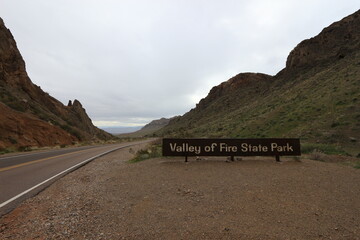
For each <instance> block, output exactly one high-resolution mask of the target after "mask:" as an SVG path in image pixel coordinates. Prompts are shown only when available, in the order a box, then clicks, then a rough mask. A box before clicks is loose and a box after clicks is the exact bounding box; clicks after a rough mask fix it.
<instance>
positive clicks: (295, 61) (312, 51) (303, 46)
mask: <svg viewBox="0 0 360 240" xmlns="http://www.w3.org/2000/svg"><path fill="white" fill-rule="evenodd" d="M359 48H360V10H359V11H357V12H355V13H354V14H352V15H350V16H348V17H346V18H344V19H342V20H341V21H338V22H335V23H333V24H331V25H330V26H329V27H327V28H325V29H324V30H323V31H322V32H321V33H320V34H319V35H317V36H316V37H313V38H310V39H307V40H304V41H302V42H301V43H299V44H298V45H297V46H296V47H295V48H294V49H293V50H292V51H291V52H290V54H289V56H288V58H287V61H286V69H287V70H288V71H292V70H293V69H294V68H300V67H309V66H312V65H315V64H321V63H326V62H333V61H336V60H337V59H342V58H344V57H346V56H347V55H349V54H351V53H352V52H353V51H354V50H357V49H359Z"/></svg>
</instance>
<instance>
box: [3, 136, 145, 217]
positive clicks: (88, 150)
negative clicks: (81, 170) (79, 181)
mask: <svg viewBox="0 0 360 240" xmlns="http://www.w3.org/2000/svg"><path fill="white" fill-rule="evenodd" d="M149 141H151V140H146V141H139V142H130V143H122V144H111V145H101V146H86V147H79V148H69V149H60V150H52V151H45V152H36V153H27V154H18V155H12V156H3V157H0V216H1V215H2V214H5V213H6V212H9V211H10V210H11V209H13V208H15V207H16V206H17V205H18V204H19V203H21V202H22V201H24V200H25V199H26V198H28V197H31V196H34V195H35V194H37V193H38V192H40V191H42V190H43V189H44V188H46V187H47V186H49V185H50V184H51V183H53V182H54V181H56V180H57V179H59V178H60V177H62V176H64V175H65V174H67V173H69V172H71V171H73V170H75V169H77V168H78V167H80V166H83V165H84V164H86V163H87V162H89V161H91V160H93V159H95V158H97V157H99V156H102V155H104V154H107V153H109V152H112V151H115V150H117V149H120V148H125V147H129V146H131V145H136V144H139V143H144V142H149Z"/></svg>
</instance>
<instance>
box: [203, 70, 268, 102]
mask: <svg viewBox="0 0 360 240" xmlns="http://www.w3.org/2000/svg"><path fill="white" fill-rule="evenodd" d="M271 80H272V76H270V75H267V74H262V73H240V74H238V75H236V76H234V77H232V78H230V79H229V80H227V81H225V82H223V83H221V84H219V85H218V86H215V87H213V88H212V89H211V90H210V92H209V94H208V95H207V96H206V98H204V99H202V100H201V101H200V102H199V104H198V105H197V106H196V107H197V108H200V109H201V108H205V107H207V106H208V105H209V104H211V103H212V102H214V101H215V100H216V99H217V98H220V97H222V96H227V95H230V94H235V93H236V92H238V91H239V90H241V89H244V90H246V89H249V88H251V87H255V88H256V87H257V88H264V87H265V86H266V85H267V84H268V83H270V82H271Z"/></svg>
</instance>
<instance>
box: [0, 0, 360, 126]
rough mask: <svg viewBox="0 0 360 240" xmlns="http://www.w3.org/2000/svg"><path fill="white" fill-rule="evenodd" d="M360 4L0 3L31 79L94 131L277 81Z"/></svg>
mask: <svg viewBox="0 0 360 240" xmlns="http://www.w3.org/2000/svg"><path fill="white" fill-rule="evenodd" d="M359 8H360V2H359V0H341V1H340V0H296V1H294V0H252V1H250V0H247V1H245V0H237V1H235V0H217V1H215V0H163V1H161V0H98V1H96V0H31V1H30V0H0V17H2V18H3V20H4V22H5V24H6V26H7V27H8V28H9V29H10V30H11V32H12V34H13V35H14V37H15V40H16V41H17V44H18V48H19V49H20V52H21V54H22V56H23V58H24V60H25V62H26V68H27V72H28V74H29V76H30V78H31V80H32V81H33V82H34V83H35V84H37V85H39V86H40V87H41V88H42V89H43V90H44V91H46V92H48V93H49V94H50V95H52V96H54V97H55V98H57V99H58V100H60V101H61V102H62V103H64V104H67V102H68V100H70V99H71V100H73V99H78V100H79V101H80V102H81V103H82V105H83V106H84V108H85V109H86V111H87V113H88V114H89V116H90V118H91V119H92V120H93V123H94V124H95V125H97V126H100V127H103V126H134V125H144V124H146V123H148V122H149V121H151V120H153V119H158V118H161V117H172V116H174V115H182V114H184V113H185V112H187V111H189V110H190V109H191V108H194V107H195V104H196V103H197V102H199V100H200V99H201V98H204V97H206V95H207V94H208V92H209V90H210V89H211V88H212V87H213V86H215V85H218V84H220V83H221V82H223V81H226V80H227V79H229V78H230V77H232V76H234V75H236V74H238V73H240V72H262V73H267V74H271V75H274V74H276V73H277V72H278V71H280V70H281V69H282V68H284V67H285V61H286V57H287V55H288V54H289V52H290V51H291V50H292V49H293V48H294V47H295V46H296V45H297V44H298V43H299V42H300V41H302V40H304V39H307V38H310V37H313V36H315V35H317V34H318V33H319V32H320V31H321V30H322V29H323V28H324V27H327V26H328V25H330V24H331V23H333V22H335V21H339V20H341V19H342V18H343V17H345V16H347V15H349V14H352V13H353V12H355V11H356V10H358V9H359Z"/></svg>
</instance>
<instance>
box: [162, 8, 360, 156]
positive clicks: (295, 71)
mask: <svg viewBox="0 0 360 240" xmlns="http://www.w3.org/2000/svg"><path fill="white" fill-rule="evenodd" d="M359 26H360V11H357V12H356V13H354V14H352V15H350V16H348V17H346V18H344V19H343V20H341V21H339V22H336V23H333V24H332V25H330V26H329V27H327V28H325V29H324V30H323V31H322V32H321V33H320V34H319V35H317V36H316V37H313V38H311V39H308V40H305V41H303V42H301V43H300V44H298V46H296V47H295V48H294V50H292V51H291V53H290V54H289V56H288V58H287V62H286V67H285V69H283V70H282V71H280V72H279V73H278V74H277V75H275V76H269V75H265V74H259V73H241V74H239V75H237V76H235V77H233V78H231V79H229V80H228V81H226V82H223V83H221V84H220V85H219V86H216V87H214V88H212V89H211V91H210V92H209V94H208V96H207V97H206V98H204V99H202V100H201V101H200V102H199V104H197V106H196V108H194V109H192V110H191V111H189V112H188V113H186V114H185V115H183V116H181V117H179V118H176V119H174V120H172V121H171V122H170V123H169V125H168V126H166V127H165V128H163V129H162V130H160V131H159V132H157V134H159V135H165V136H178V137H180V136H182V137H184V136H187V137H240V138H241V137H242V138H243V137H300V138H301V139H302V142H310V143H319V144H321V143H323V144H332V145H337V146H341V147H342V148H343V149H346V150H349V151H350V152H354V151H359V150H358V149H360V27H359ZM356 149H357V150H356ZM355 154H356V153H355Z"/></svg>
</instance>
